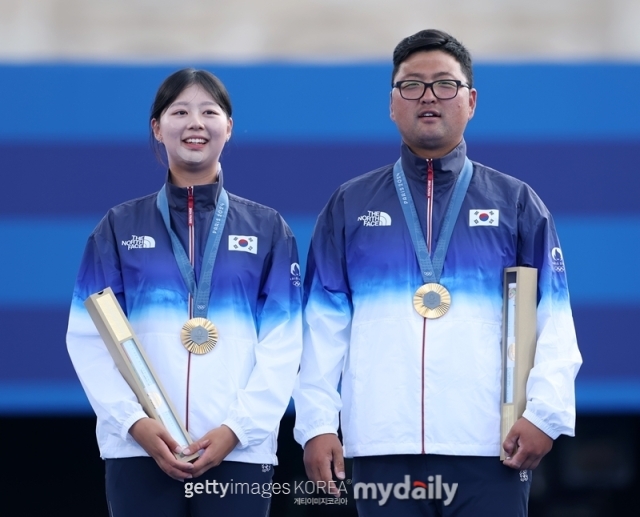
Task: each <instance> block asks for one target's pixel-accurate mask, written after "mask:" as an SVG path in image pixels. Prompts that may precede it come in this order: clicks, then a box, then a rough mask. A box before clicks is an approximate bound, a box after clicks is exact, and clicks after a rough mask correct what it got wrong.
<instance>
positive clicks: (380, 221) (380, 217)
mask: <svg viewBox="0 0 640 517" xmlns="http://www.w3.org/2000/svg"><path fill="white" fill-rule="evenodd" d="M358 221H362V224H363V226H391V216H390V215H389V214H388V213H386V212H379V211H372V210H368V214H367V215H361V216H360V217H358Z"/></svg>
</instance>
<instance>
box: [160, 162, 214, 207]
mask: <svg viewBox="0 0 640 517" xmlns="http://www.w3.org/2000/svg"><path fill="white" fill-rule="evenodd" d="M223 183H224V180H223V177H222V169H220V172H219V174H218V181H216V182H215V183H209V184H206V185H194V186H193V198H194V201H195V205H194V207H195V210H196V211H201V210H213V209H214V208H215V207H216V204H217V202H218V196H219V195H220V188H221V187H222V185H223ZM165 184H166V188H167V200H168V202H169V208H171V209H173V210H178V211H180V212H186V211H187V208H188V207H187V202H188V196H189V193H188V187H178V186H176V185H174V184H173V183H171V181H170V174H169V171H168V172H167V179H166V183H165Z"/></svg>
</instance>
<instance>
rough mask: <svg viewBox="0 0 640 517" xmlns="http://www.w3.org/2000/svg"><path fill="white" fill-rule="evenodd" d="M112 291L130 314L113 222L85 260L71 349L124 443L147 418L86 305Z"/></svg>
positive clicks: (93, 399)
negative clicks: (143, 419) (85, 302)
mask: <svg viewBox="0 0 640 517" xmlns="http://www.w3.org/2000/svg"><path fill="white" fill-rule="evenodd" d="M106 287H111V289H112V290H113V292H114V293H115V294H116V297H117V298H118V301H119V302H120V305H121V306H122V307H123V309H124V304H123V301H124V297H123V288H122V275H121V273H120V262H119V259H118V254H117V246H116V243H115V240H114V237H113V232H112V230H111V225H110V223H109V219H108V217H105V218H104V219H103V220H102V221H101V222H100V224H99V225H98V227H97V228H96V230H95V231H94V233H93V234H92V235H91V236H90V237H89V240H88V242H87V245H86V248H85V251H84V255H83V257H82V262H81V265H80V271H79V273H78V278H77V280H76V284H75V288H74V291H73V298H72V302H71V310H70V314H69V327H68V330H67V350H68V352H69V356H70V357H71V362H72V363H73V366H74V368H75V370H76V373H77V374H78V377H79V379H80V383H81V384H82V387H83V388H84V391H85V393H86V395H87V398H88V399H89V402H90V403H91V407H92V408H93V410H94V411H95V413H96V415H97V416H98V417H99V419H101V420H103V421H105V422H106V423H107V424H108V425H110V426H111V427H112V428H113V429H114V430H115V432H117V433H118V434H119V435H120V437H121V438H122V439H123V440H127V439H129V440H133V438H131V437H130V436H129V435H128V432H129V428H130V427H131V426H132V425H133V424H134V423H135V422H137V421H138V420H140V419H141V418H144V417H145V416H147V415H146V414H145V412H144V411H143V410H142V407H141V406H140V404H139V403H138V400H137V398H136V396H135V394H134V393H133V391H132V390H131V388H130V387H129V385H128V384H127V383H126V381H125V380H124V378H123V377H122V375H121V374H120V372H119V371H118V369H117V367H116V365H115V362H114V361H113V359H112V357H111V355H110V354H109V351H108V350H107V347H106V345H105V344H104V342H103V341H102V338H101V337H100V335H99V334H98V331H97V329H96V327H95V325H94V324H93V321H92V320H91V317H90V316H89V313H88V312H87V310H86V308H85V306H84V301H85V300H86V299H87V298H88V297H89V296H90V295H92V294H94V293H96V292H99V291H101V290H103V289H105V288H106ZM124 310H125V313H126V309H124Z"/></svg>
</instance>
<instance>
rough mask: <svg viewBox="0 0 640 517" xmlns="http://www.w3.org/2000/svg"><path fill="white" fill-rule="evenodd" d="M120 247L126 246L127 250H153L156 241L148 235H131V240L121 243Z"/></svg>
mask: <svg viewBox="0 0 640 517" xmlns="http://www.w3.org/2000/svg"><path fill="white" fill-rule="evenodd" d="M122 245H123V246H126V247H127V249H129V250H132V249H138V248H155V247H156V240H155V239H154V238H153V237H149V236H148V235H140V236H138V235H132V236H131V239H129V240H128V241H122Z"/></svg>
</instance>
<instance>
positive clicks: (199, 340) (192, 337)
mask: <svg viewBox="0 0 640 517" xmlns="http://www.w3.org/2000/svg"><path fill="white" fill-rule="evenodd" d="M180 339H181V340H182V344H183V345H184V347H185V348H186V349H187V350H189V352H191V353H193V354H198V355H202V354H206V353H207V352H211V350H213V348H214V347H215V346H216V343H217V342H218V329H217V328H216V326H215V325H214V324H213V323H211V322H210V321H209V320H208V319H206V318H191V319H190V320H189V321H187V322H186V323H185V324H184V325H183V326H182V330H181V331H180Z"/></svg>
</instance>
